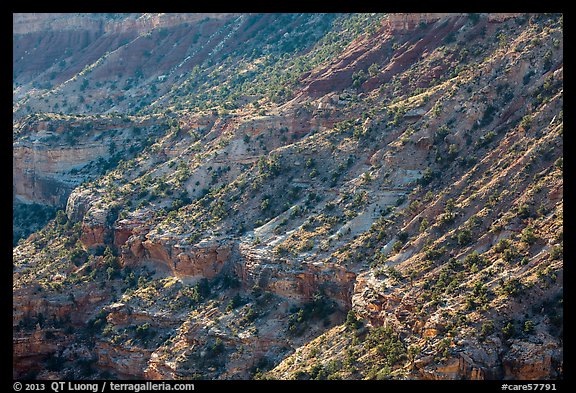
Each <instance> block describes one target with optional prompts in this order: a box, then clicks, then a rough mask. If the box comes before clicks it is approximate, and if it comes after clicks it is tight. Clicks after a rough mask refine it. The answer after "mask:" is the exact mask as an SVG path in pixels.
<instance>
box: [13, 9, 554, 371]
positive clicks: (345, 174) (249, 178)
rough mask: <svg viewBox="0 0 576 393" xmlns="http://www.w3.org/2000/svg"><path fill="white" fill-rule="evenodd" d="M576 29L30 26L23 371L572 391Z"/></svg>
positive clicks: (16, 306)
mask: <svg viewBox="0 0 576 393" xmlns="http://www.w3.org/2000/svg"><path fill="white" fill-rule="evenodd" d="M562 26H563V18H562V15H556V14H541V15H540V14H535V15H531V14H390V15H384V14H346V15H338V14H326V15H324V14H241V15H236V14H200V15H198V14H119V15H98V14H91V15H82V14H78V15H50V14H43V15H36V14H27V15H15V16H14V56H15V57H14V65H15V67H14V68H15V74H14V131H13V137H14V146H13V151H14V155H13V157H14V158H13V163H14V165H13V199H14V201H15V203H16V204H17V205H18V206H22V205H24V204H26V206H27V208H28V209H29V211H32V210H34V211H36V210H37V209H38V208H37V207H36V206H37V205H33V204H32V203H36V204H44V205H51V206H54V209H56V208H57V209H62V210H65V212H58V213H56V212H54V211H53V212H44V211H43V210H42V211H40V210H38V211H37V212H36V213H35V214H37V215H38V216H40V215H42V216H43V217H44V218H43V219H42V225H36V227H33V226H32V225H31V223H30V222H26V221H25V220H24V219H22V220H21V223H22V226H25V224H26V225H28V232H29V233H31V234H30V236H27V235H28V233H26V235H25V236H24V237H25V238H23V239H22V240H21V241H19V242H18V244H17V245H15V247H14V250H13V269H14V286H13V292H14V295H13V326H14V333H13V340H14V344H15V345H14V364H13V374H14V377H15V378H22V377H25V376H26V377H31V378H34V377H35V378H41V379H48V378H60V379H62V378H72V379H77V378H82V379H90V378H93V379H99V378H109V377H117V378H149V379H197V378H201V379H250V378H264V379H266V378H272V379H389V378H395V379H535V380H536V379H550V378H551V379H554V378H562V376H563V360H562V356H563V307H562V304H563V302H562V299H563V280H562V279H563V46H562V43H563V32H562V28H563V27H562ZM48 47H50V49H49V50H47V49H48ZM35 53H36V55H35ZM17 209H19V208H16V207H15V211H16V210H17ZM25 210H26V209H24V211H25ZM18 211H19V210H18ZM25 215H26V214H20V215H19V217H20V216H21V217H23V216H25ZM44 222H46V225H44V224H43V223H44ZM15 225H16V224H15ZM24 232H25V231H24ZM24 232H22V233H24ZM32 232H33V233H32ZM78 365H81V366H80V367H79V366H78Z"/></svg>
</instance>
